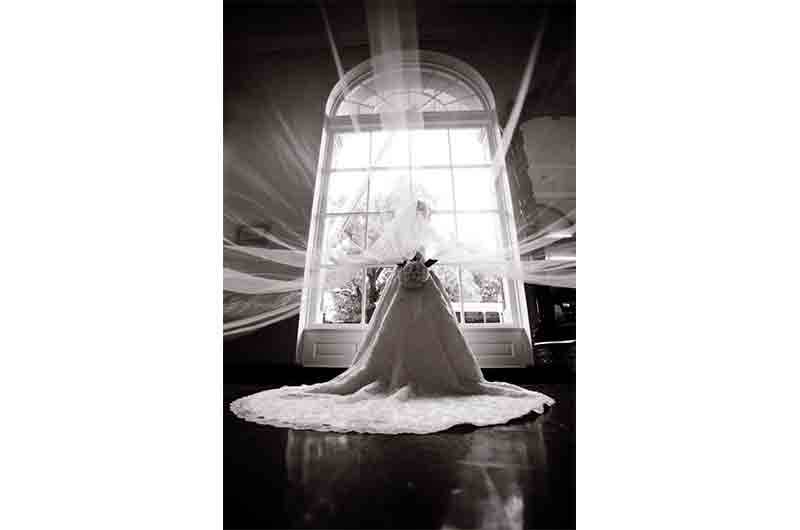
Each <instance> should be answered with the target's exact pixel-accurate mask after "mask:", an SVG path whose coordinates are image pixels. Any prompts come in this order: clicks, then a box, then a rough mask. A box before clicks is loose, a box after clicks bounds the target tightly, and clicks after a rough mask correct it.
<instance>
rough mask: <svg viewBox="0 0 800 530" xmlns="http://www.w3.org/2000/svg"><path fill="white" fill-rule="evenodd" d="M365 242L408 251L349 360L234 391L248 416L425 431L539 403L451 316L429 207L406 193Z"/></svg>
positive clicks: (512, 414) (308, 424) (328, 426)
mask: <svg viewBox="0 0 800 530" xmlns="http://www.w3.org/2000/svg"><path fill="white" fill-rule="evenodd" d="M406 210H407V211H406V212H402V211H400V212H398V214H399V215H398V216H396V217H395V219H394V221H393V224H392V226H390V227H388V228H387V229H386V231H385V233H384V236H382V238H381V239H380V240H379V241H378V242H376V244H375V245H374V246H373V247H372V249H371V250H372V252H377V251H378V250H382V251H384V252H385V251H386V249H387V248H390V247H391V248H392V249H393V251H394V252H400V253H401V254H400V255H404V256H407V259H405V260H402V261H401V262H400V263H399V264H398V266H397V268H396V270H395V273H394V275H393V276H392V277H391V279H390V280H389V281H388V283H387V286H386V288H385V290H384V292H383V294H382V296H381V299H380V301H379V302H378V305H377V307H376V309H375V313H374V314H373V316H372V319H371V321H370V324H369V327H368V328H367V331H366V334H365V336H364V339H363V340H362V341H361V343H360V344H359V347H358V351H357V353H356V355H355V358H354V359H353V362H352V364H351V366H350V367H349V368H348V369H347V370H346V371H345V372H343V373H342V374H340V375H339V376H337V377H335V378H334V379H331V380H330V381H327V382H324V383H319V384H315V385H301V386H285V387H282V388H278V389H273V390H266V391H263V392H259V393H256V394H253V395H250V396H246V397H243V398H241V399H238V400H236V401H234V402H233V403H232V404H231V406H230V408H231V410H232V411H233V412H234V413H235V414H236V415H237V416H239V417H240V418H242V419H245V420H247V421H252V422H256V423H261V424H265V425H273V426H277V427H288V428H293V429H311V430H317V431H333V432H360V433H383V434H400V433H417V434H424V433H431V432H437V431H442V430H445V429H448V428H450V427H452V426H455V425H460V424H471V425H476V426H484V425H496V424H502V423H506V422H507V421H509V420H511V419H513V418H517V417H520V416H524V415H526V414H528V413H530V412H538V413H542V412H544V407H545V406H549V405H552V404H553V403H554V400H553V399H552V398H550V397H549V396H546V395H544V394H541V393H538V392H533V391H530V390H526V389H524V388H521V387H519V386H515V385H512V384H509V383H502V382H489V381H487V380H486V379H485V378H484V377H483V374H482V372H481V369H480V367H479V366H478V362H477V359H476V358H475V355H474V354H473V353H472V351H471V350H470V347H469V345H468V344H467V341H466V340H465V338H464V335H463V333H462V331H461V328H459V326H458V321H457V320H456V317H455V314H454V312H453V308H452V306H451V304H450V301H449V299H448V296H447V293H446V292H445V289H444V287H443V286H442V282H441V281H440V280H439V278H438V277H437V276H436V274H435V272H434V271H432V270H431V269H430V267H431V266H432V265H433V264H434V263H435V262H436V260H432V259H426V256H425V245H424V244H420V242H424V243H427V244H428V246H429V248H430V247H431V246H433V247H436V246H439V247H440V248H438V249H437V250H438V251H439V252H441V245H442V241H441V239H440V238H437V237H436V236H433V235H432V231H431V229H430V217H431V211H430V208H429V207H428V205H427V204H426V203H424V202H422V201H414V203H412V204H411V205H410V207H409V208H407V209H406Z"/></svg>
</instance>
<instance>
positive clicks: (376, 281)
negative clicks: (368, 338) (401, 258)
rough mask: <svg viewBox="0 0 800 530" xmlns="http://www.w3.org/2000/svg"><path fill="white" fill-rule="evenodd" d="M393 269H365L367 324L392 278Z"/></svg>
mask: <svg viewBox="0 0 800 530" xmlns="http://www.w3.org/2000/svg"><path fill="white" fill-rule="evenodd" d="M394 273H395V267H377V268H370V269H367V322H368V323H369V321H370V320H371V319H372V314H373V313H374V312H375V306H376V304H377V303H378V300H380V298H381V295H382V294H383V290H384V289H385V288H386V286H387V285H388V284H389V280H390V279H391V278H392V276H394Z"/></svg>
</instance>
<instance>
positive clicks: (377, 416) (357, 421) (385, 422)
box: [230, 381, 555, 434]
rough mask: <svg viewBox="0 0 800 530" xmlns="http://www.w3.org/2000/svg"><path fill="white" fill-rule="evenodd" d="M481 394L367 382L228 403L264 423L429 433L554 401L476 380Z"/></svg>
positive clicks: (502, 419)
mask: <svg viewBox="0 0 800 530" xmlns="http://www.w3.org/2000/svg"><path fill="white" fill-rule="evenodd" d="M480 386H481V389H480V393H476V394H469V395H437V396H416V395H414V391H413V389H412V388H411V387H410V386H403V387H401V388H400V389H398V390H396V391H394V392H391V393H383V392H381V391H380V390H379V389H375V388H374V387H372V386H371V385H368V386H367V387H364V388H362V389H361V390H359V391H358V392H355V393H353V394H347V395H336V394H322V393H314V392H310V390H312V389H313V385H312V386H306V385H304V386H299V387H282V388H278V389H274V390H266V391H264V392H259V393H257V394H253V395H250V396H246V397H243V398H241V399H238V400H236V401H234V402H233V403H231V405H230V409H231V411H232V412H233V413H234V414H236V415H237V416H238V417H240V418H242V419H244V420H247V421H250V422H254V423H260V424H263V425H271V426H274V427H284V428H290V429H310V430H315V431H326V432H341V433H345V432H356V433H372V434H406V433H408V434H429V433H433V432H439V431H443V430H446V429H449V428H450V427H454V426H456V425H475V426H478V427H481V426H486V425H499V424H503V423H506V422H508V421H510V420H512V419H515V418H519V417H521V416H525V415H526V414H529V413H531V412H537V413H539V414H541V413H543V412H544V411H545V407H546V406H550V405H552V404H553V403H554V402H555V401H554V400H553V399H552V398H550V397H549V396H546V395H544V394H540V393H538V392H533V391H529V390H525V389H523V388H520V387H517V386H514V385H510V384H508V383H490V382H486V381H484V382H482V383H480Z"/></svg>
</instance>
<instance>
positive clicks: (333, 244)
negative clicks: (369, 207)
mask: <svg viewBox="0 0 800 530" xmlns="http://www.w3.org/2000/svg"><path fill="white" fill-rule="evenodd" d="M364 221H365V218H364V216H363V215H337V216H332V217H326V218H325V229H324V230H325V231H324V233H323V236H322V244H323V249H322V261H323V263H330V258H331V255H334V256H335V255H337V254H341V253H343V254H346V255H352V254H359V253H360V252H361V251H362V249H363V247H364Z"/></svg>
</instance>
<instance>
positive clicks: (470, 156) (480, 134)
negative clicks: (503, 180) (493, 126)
mask: <svg viewBox="0 0 800 530" xmlns="http://www.w3.org/2000/svg"><path fill="white" fill-rule="evenodd" d="M450 143H451V146H452V149H453V165H454V166H459V165H467V164H488V163H489V162H490V161H491V159H490V158H489V143H488V141H487V138H486V130H485V129H483V128H477V129H450Z"/></svg>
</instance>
